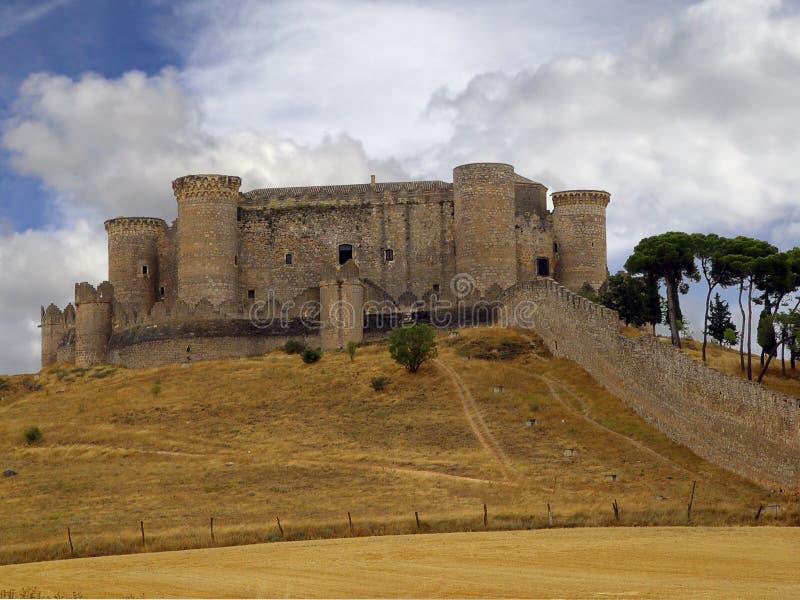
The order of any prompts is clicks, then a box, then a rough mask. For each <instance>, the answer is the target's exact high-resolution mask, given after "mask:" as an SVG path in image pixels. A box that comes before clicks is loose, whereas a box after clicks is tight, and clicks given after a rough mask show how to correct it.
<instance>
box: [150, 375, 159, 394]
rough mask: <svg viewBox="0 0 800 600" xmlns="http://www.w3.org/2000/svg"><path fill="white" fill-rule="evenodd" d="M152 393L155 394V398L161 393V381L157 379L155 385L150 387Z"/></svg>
mask: <svg viewBox="0 0 800 600" xmlns="http://www.w3.org/2000/svg"><path fill="white" fill-rule="evenodd" d="M150 393H151V394H153V397H154V398H155V397H156V396H158V395H159V394H160V393H161V381H159V380H158V379H156V380H155V382H154V383H153V387H151V388H150Z"/></svg>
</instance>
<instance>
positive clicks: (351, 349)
mask: <svg viewBox="0 0 800 600" xmlns="http://www.w3.org/2000/svg"><path fill="white" fill-rule="evenodd" d="M356 350H358V343H357V342H347V354H348V356H349V357H350V362H353V361H354V360H355V359H356Z"/></svg>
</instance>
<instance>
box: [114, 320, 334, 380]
mask: <svg viewBox="0 0 800 600" xmlns="http://www.w3.org/2000/svg"><path fill="white" fill-rule="evenodd" d="M287 339H297V340H303V341H305V342H306V343H307V344H309V345H314V346H319V345H320V337H319V328H318V327H316V326H314V325H313V324H310V323H307V322H304V321H302V320H301V319H293V320H291V321H288V322H280V321H278V320H276V321H274V322H270V323H258V324H257V323H254V322H252V321H250V320H248V319H216V320H207V321H186V322H173V323H167V324H163V325H159V326H157V327H153V326H139V327H133V328H129V329H126V330H124V331H120V332H114V333H113V334H112V335H111V337H110V339H109V341H108V362H109V363H111V364H115V365H121V366H125V367H128V368H146V367H155V366H158V365H164V364H175V363H185V362H196V361H199V360H218V359H223V358H237V357H241V356H256V355H260V354H264V353H265V352H268V351H270V350H274V349H276V348H280V347H282V346H283V345H284V344H285V343H286V340H287Z"/></svg>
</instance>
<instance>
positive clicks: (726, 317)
mask: <svg viewBox="0 0 800 600" xmlns="http://www.w3.org/2000/svg"><path fill="white" fill-rule="evenodd" d="M726 329H732V330H733V331H734V333H735V332H736V325H734V323H733V319H732V317H731V311H730V309H729V308H728V303H727V302H725V300H723V299H722V298H720V297H719V293H717V294H714V300H713V301H712V302H711V309H710V310H709V312H708V335H710V336H711V339H713V340H715V341H716V342H717V343H718V344H722V343H725V341H726V340H725V330H726Z"/></svg>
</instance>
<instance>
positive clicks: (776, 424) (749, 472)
mask: <svg viewBox="0 0 800 600" xmlns="http://www.w3.org/2000/svg"><path fill="white" fill-rule="evenodd" d="M503 300H504V302H505V303H506V307H507V310H506V315H507V319H508V322H509V323H510V324H515V325H518V326H523V327H528V328H531V329H533V330H535V331H536V332H537V333H538V334H539V335H540V336H541V337H542V339H543V340H544V342H545V343H546V344H547V346H548V348H549V349H550V351H551V352H552V353H553V354H554V355H556V356H564V357H566V358H569V359H571V360H573V361H575V362H576V363H578V364H579V365H580V366H582V367H583V368H584V369H586V371H588V372H589V373H590V374H591V375H592V376H593V377H594V378H595V380H596V381H597V382H598V383H600V384H601V385H603V386H604V387H605V388H606V389H608V390H609V391H610V392H612V393H613V394H615V395H616V396H618V397H619V398H621V399H622V400H623V401H624V402H626V403H627V404H628V405H629V406H631V407H632V408H633V409H634V410H635V411H636V412H637V413H639V414H640V415H641V416H642V417H643V418H644V419H645V420H647V421H648V422H650V423H652V424H653V425H654V426H655V427H656V428H657V429H659V430H660V431H662V432H663V433H665V434H666V435H667V436H669V437H670V438H672V439H673V440H675V441H676V442H678V443H681V444H683V445H685V446H687V447H689V448H690V449H691V450H693V451H694V452H695V453H696V454H698V455H699V456H701V457H703V458H705V459H707V460H710V461H711V462H714V463H716V464H718V465H720V466H722V467H724V468H726V469H729V470H731V471H733V472H735V473H738V474H739V475H742V476H743V477H746V478H748V479H750V480H752V481H756V482H759V483H761V484H763V485H765V486H768V487H773V488H783V489H797V488H800V399H798V398H794V397H791V396H787V395H785V394H781V393H778V392H773V391H770V390H768V389H767V388H765V387H763V386H760V385H758V384H756V383H753V382H748V381H745V380H742V379H739V378H736V377H731V376H728V375H725V374H723V373H720V372H718V371H715V370H713V369H711V368H709V367H706V366H704V365H703V364H702V363H699V362H697V361H695V360H693V359H692V358H690V357H689V356H688V355H686V354H685V353H683V352H681V351H680V350H678V349H677V348H674V347H672V346H671V345H669V344H665V343H663V342H660V341H658V340H657V339H656V338H654V337H653V336H650V335H645V336H643V337H640V338H635V339H631V338H627V337H625V336H623V335H622V334H621V333H619V325H620V323H619V320H618V315H617V313H616V312H615V311H612V310H609V309H607V308H603V307H601V306H598V305H596V304H593V303H592V302H589V301H588V300H586V299H585V298H582V297H581V296H578V295H577V294H574V293H572V292H570V291H569V290H567V289H566V288H565V287H563V286H561V285H559V284H558V283H556V282H554V281H537V282H527V283H523V284H518V285H516V286H515V287H513V288H512V289H510V290H508V291H507V292H506V294H505V296H504V298H503Z"/></svg>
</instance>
